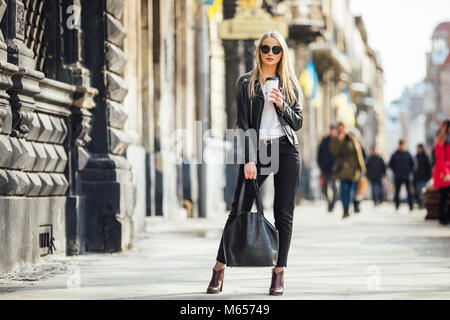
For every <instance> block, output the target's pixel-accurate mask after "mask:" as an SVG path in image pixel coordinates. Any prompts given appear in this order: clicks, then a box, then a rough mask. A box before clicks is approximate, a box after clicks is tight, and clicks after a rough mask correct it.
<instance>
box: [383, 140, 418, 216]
mask: <svg viewBox="0 0 450 320" xmlns="http://www.w3.org/2000/svg"><path fill="white" fill-rule="evenodd" d="M389 168H391V170H392V172H393V173H394V184H395V195H394V201H395V209H396V210H398V209H399V207H400V189H401V187H402V185H405V187H406V193H407V194H408V204H409V210H410V211H412V209H413V203H412V197H411V181H410V175H411V174H412V173H413V171H414V160H413V158H412V156H411V154H410V153H409V152H408V151H407V150H406V143H405V140H403V139H400V141H399V142H398V149H397V151H395V152H394V154H393V155H392V157H391V159H390V161H389Z"/></svg>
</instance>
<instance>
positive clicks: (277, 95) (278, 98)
mask: <svg viewBox="0 0 450 320" xmlns="http://www.w3.org/2000/svg"><path fill="white" fill-rule="evenodd" d="M270 98H271V99H272V102H273V103H275V105H276V106H277V107H278V108H280V110H283V109H284V103H283V102H284V101H283V96H282V95H281V92H280V90H278V89H277V88H273V89H272V92H271V95H270Z"/></svg>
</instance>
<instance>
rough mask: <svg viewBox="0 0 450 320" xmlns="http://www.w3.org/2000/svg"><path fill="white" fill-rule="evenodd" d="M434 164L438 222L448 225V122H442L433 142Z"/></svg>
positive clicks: (449, 153)
mask: <svg viewBox="0 0 450 320" xmlns="http://www.w3.org/2000/svg"><path fill="white" fill-rule="evenodd" d="M434 154H435V157H436V162H435V164H434V168H433V181H434V187H435V188H437V189H439V193H440V198H439V222H440V223H441V224H443V225H448V224H449V223H450V205H448V199H449V196H450V120H446V121H444V122H443V123H442V124H441V126H440V128H439V132H438V135H437V137H436V140H435V142H434Z"/></svg>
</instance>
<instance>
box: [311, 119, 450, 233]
mask: <svg viewBox="0 0 450 320" xmlns="http://www.w3.org/2000/svg"><path fill="white" fill-rule="evenodd" d="M317 161H318V164H319V168H320V171H321V176H320V182H319V184H320V185H321V191H322V195H323V197H324V199H326V201H327V202H328V212H330V213H332V212H333V211H334V208H335V205H336V203H337V202H338V201H339V200H340V201H341V202H342V208H343V216H342V217H343V218H347V217H349V216H350V209H351V207H352V206H353V213H355V214H357V213H359V212H360V202H361V200H363V199H364V198H366V197H368V198H369V197H370V198H371V200H372V201H373V203H374V206H378V205H379V204H381V203H383V202H384V201H389V200H393V202H394V204H395V208H396V210H397V211H398V210H399V207H400V205H401V203H402V202H403V201H402V200H403V199H402V198H403V197H402V194H401V190H402V186H404V189H403V190H406V195H405V196H406V203H407V204H408V206H409V210H410V211H412V210H414V207H415V206H417V207H418V208H420V209H423V208H425V202H426V199H425V198H426V196H427V194H431V193H434V194H437V195H438V197H435V199H436V202H437V203H436V208H437V209H438V217H437V218H438V219H439V222H440V223H441V224H443V225H449V223H450V205H449V203H450V198H449V193H450V119H449V120H445V121H444V122H442V124H441V126H440V128H439V131H438V132H437V134H436V139H435V141H434V145H433V148H432V150H431V152H430V156H429V155H428V153H427V150H426V148H425V147H424V145H422V144H419V145H417V150H416V154H415V155H414V156H413V155H411V153H410V152H409V151H408V150H407V147H406V142H405V140H403V139H401V140H400V141H399V142H398V148H397V150H396V151H395V152H394V153H393V154H392V155H391V157H390V159H389V162H385V160H384V159H383V158H382V157H381V156H380V155H379V154H378V151H377V148H376V146H372V147H371V149H370V154H369V155H367V154H366V151H365V148H364V146H363V145H362V143H361V139H360V136H359V134H358V132H356V131H354V130H352V129H347V128H346V126H345V124H344V123H342V122H340V123H338V124H337V125H336V126H334V125H333V126H331V127H330V130H329V134H328V135H327V136H326V137H324V138H323V139H322V141H321V143H320V145H319V148H318V155H317ZM388 169H389V170H388ZM369 190H370V192H369ZM427 209H429V208H427Z"/></svg>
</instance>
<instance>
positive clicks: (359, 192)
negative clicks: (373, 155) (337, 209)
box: [350, 129, 367, 213]
mask: <svg viewBox="0 0 450 320" xmlns="http://www.w3.org/2000/svg"><path fill="white" fill-rule="evenodd" d="M350 134H351V135H352V136H353V138H355V140H356V141H357V142H358V143H359V146H360V148H361V154H362V157H363V160H364V163H366V161H367V156H366V151H365V150H364V144H363V142H362V141H361V136H360V134H359V132H357V131H356V129H355V130H354V131H353V130H352V131H350ZM366 168H367V166H366ZM366 187H367V179H366V177H365V176H364V175H363V174H361V175H360V176H359V179H358V181H356V189H355V196H354V197H353V208H354V209H355V213H359V212H361V209H360V206H359V205H360V203H361V200H362V199H363V197H364V194H365V192H366V190H365V189H366Z"/></svg>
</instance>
